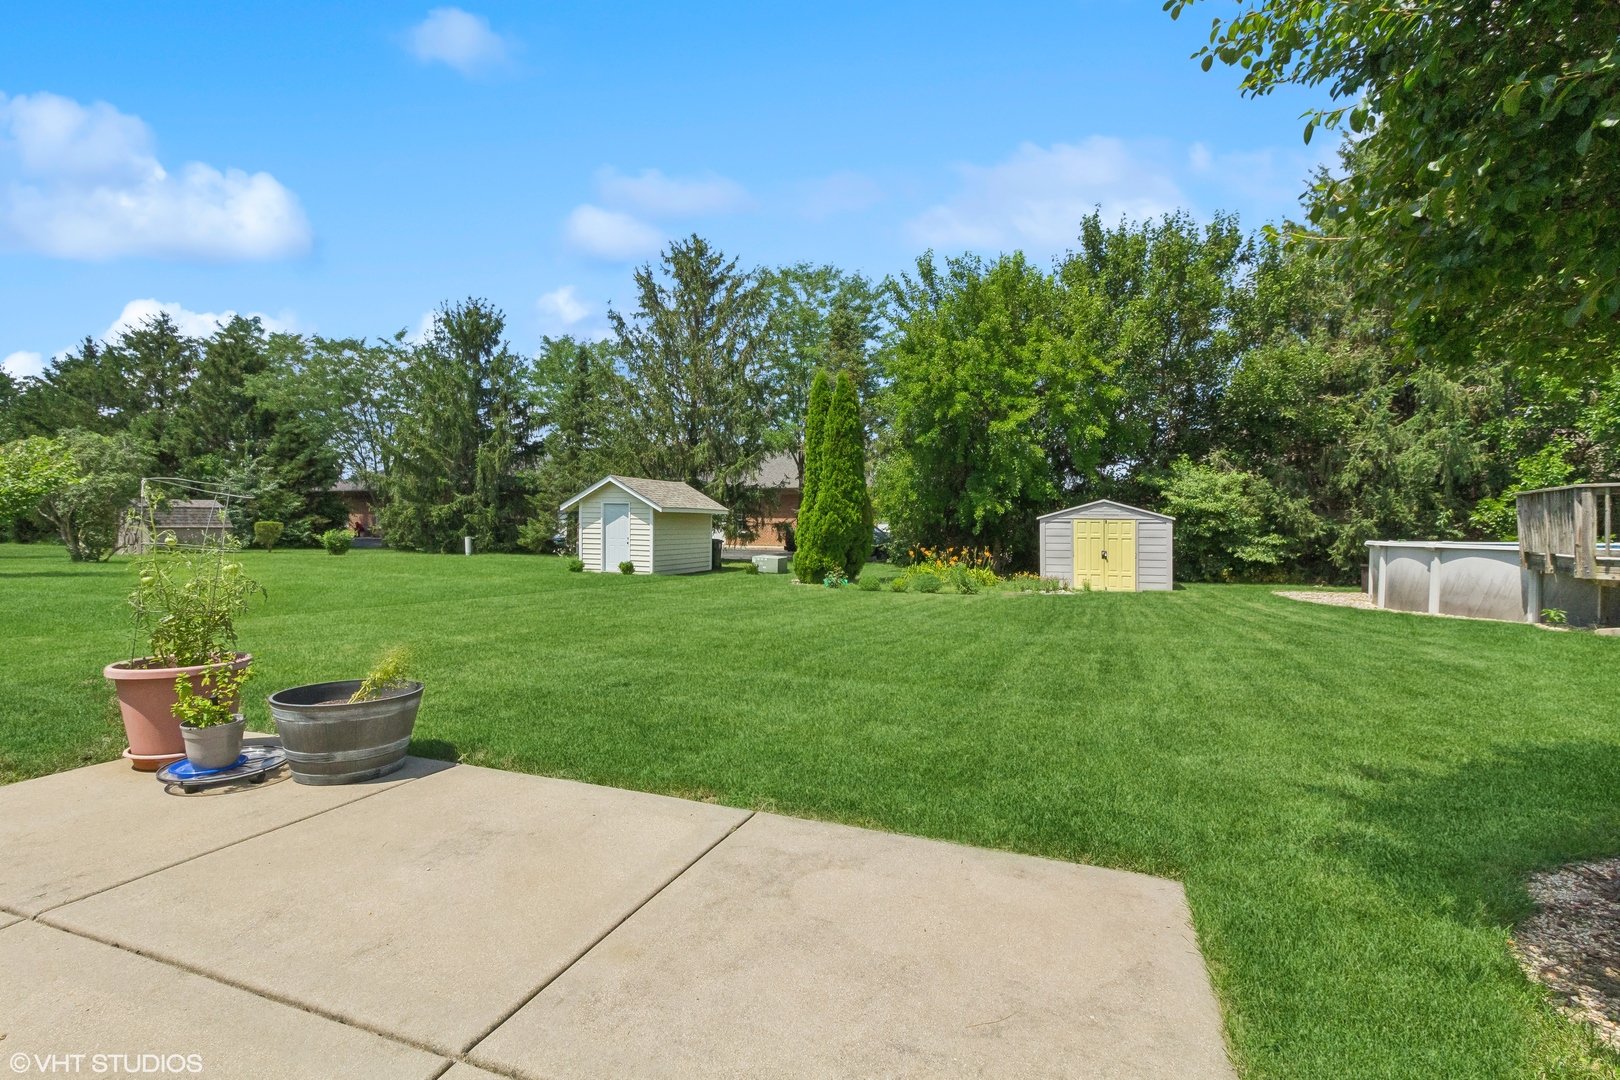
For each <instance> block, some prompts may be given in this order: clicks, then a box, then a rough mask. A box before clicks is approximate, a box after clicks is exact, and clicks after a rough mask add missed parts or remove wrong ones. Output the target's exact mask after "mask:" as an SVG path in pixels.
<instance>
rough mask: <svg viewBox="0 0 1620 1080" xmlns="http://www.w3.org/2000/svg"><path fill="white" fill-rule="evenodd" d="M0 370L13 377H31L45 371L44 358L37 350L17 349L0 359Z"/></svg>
mask: <svg viewBox="0 0 1620 1080" xmlns="http://www.w3.org/2000/svg"><path fill="white" fill-rule="evenodd" d="M0 371H4V372H5V373H6V374H7V375H10V376H11V377H12V378H13V379H27V378H32V377H34V376H38V375H40V374H42V373H43V372H44V371H45V358H44V357H43V356H41V355H39V353H37V352H23V351H21V350H18V351H17V352H14V353H12V354H11V355H10V356H8V357H6V358H5V359H4V360H0Z"/></svg>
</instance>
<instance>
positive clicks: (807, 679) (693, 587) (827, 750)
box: [0, 546, 1620, 1080]
mask: <svg viewBox="0 0 1620 1080" xmlns="http://www.w3.org/2000/svg"><path fill="white" fill-rule="evenodd" d="M246 560H247V562H248V564H249V567H250V569H251V571H252V572H253V573H254V574H255V575H257V576H258V577H260V578H261V579H262V580H263V581H264V582H265V584H266V585H267V587H268V589H269V594H270V595H269V599H268V601H265V602H263V603H261V604H260V605H259V606H258V608H257V609H256V611H255V612H254V613H253V614H251V615H250V616H249V617H248V618H246V619H245V620H244V622H243V623H242V627H241V629H242V645H243V646H244V647H246V648H248V649H250V650H251V651H252V652H254V653H255V654H256V655H257V656H258V657H259V658H260V660H259V671H260V675H261V678H260V681H258V682H257V683H256V684H255V687H254V688H255V690H256V691H257V693H256V694H255V695H254V703H253V704H252V705H251V706H250V711H249V715H250V716H251V717H252V719H253V722H254V726H256V727H259V728H261V729H264V730H269V726H268V715H267V712H266V710H265V707H264V703H263V694H264V693H266V692H269V691H271V690H274V689H277V688H279V687H284V686H289V685H293V684H296V683H305V682H314V681H317V680H322V679H336V678H350V677H357V676H358V675H359V674H360V673H361V672H362V670H363V669H364V668H365V667H366V666H367V665H368V664H369V663H370V662H371V661H372V660H374V659H375V658H376V657H377V656H378V655H379V654H380V653H381V652H382V650H383V649H384V648H385V647H386V646H389V645H393V644H401V643H403V644H408V645H410V646H411V647H412V648H413V650H414V651H415V653H416V654H417V656H418V658H419V662H420V674H421V676H422V678H423V679H424V681H425V682H426V683H427V685H428V691H427V696H426V699H425V703H424V705H423V708H422V713H421V719H420V721H419V722H418V724H417V735H418V738H417V742H416V744H415V750H416V752H418V753H421V754H426V755H431V756H437V757H456V756H459V757H460V759H461V760H463V761H469V762H474V763H477V764H482V765H491V766H496V767H499V768H505V769H518V770H523V771H530V772H539V773H546V774H548V775H553V776H567V777H573V778H577V779H580V780H587V781H591V782H594V783H601V784H614V785H619V786H623V787H631V788H639V789H643V790H648V791H659V792H668V793H672V794H677V795H684V796H688V797H694V798H711V799H718V800H719V801H721V802H724V803H728V804H732V805H737V806H748V807H761V808H766V809H771V810H775V811H779V812H781V813H787V814H799V815H805V816H813V817H821V818H828V819H833V820H838V821H846V822H851V823H855V824H861V825H870V826H875V827H878V828H883V829H893V830H897V831H900V832H906V833H915V834H918V835H922V836H933V837H940V838H943V839H948V840H956V841H962V842H965V843H970V844H981V845H985V846H990V847H1000V848H1007V849H1009V850H1014V851H1023V852H1030V853H1034V854H1038V855H1047V856H1052V857H1055V858H1060V859H1071V860H1075V861H1079V862H1089V863H1097V864H1101V865H1104V866H1114V867H1123V868H1129V869H1133V870H1142V871H1146V872H1148V873H1154V874H1164V875H1168V876H1171V877H1175V878H1179V879H1180V880H1182V881H1184V882H1185V883H1186V886H1187V892H1188V896H1189V898H1190V900H1191V903H1192V910H1193V916H1194V918H1195V920H1196V923H1197V928H1198V933H1199V936H1200V941H1201V943H1202V945H1203V949H1204V953H1205V956H1206V957H1207V958H1208V962H1209V966H1210V970H1211V972H1212V974H1213V976H1214V979H1215V984H1216V987H1217V990H1218V993H1219V995H1220V999H1221V1002H1222V1005H1223V1007H1224V1009H1225V1011H1226V1019H1227V1030H1228V1032H1229V1035H1230V1039H1231V1043H1232V1047H1233V1052H1234V1056H1235V1058H1236V1060H1237V1062H1238V1064H1239V1068H1240V1071H1241V1072H1242V1073H1243V1075H1245V1076H1247V1077H1273V1076H1278V1077H1284V1076H1285V1077H1320V1078H1323V1080H1344V1078H1347V1077H1355V1078H1364V1077H1397V1076H1399V1077H1414V1078H1424V1080H1431V1078H1437V1077H1445V1078H1449V1077H1484V1076H1491V1077H1498V1076H1500V1077H1509V1076H1511V1077H1538V1076H1577V1075H1578V1076H1591V1075H1594V1074H1597V1075H1608V1076H1616V1075H1620V1071H1617V1070H1616V1059H1615V1058H1614V1057H1612V1056H1609V1055H1608V1054H1606V1053H1603V1052H1600V1051H1598V1050H1596V1049H1594V1046H1593V1043H1592V1042H1591V1040H1590V1039H1589V1038H1588V1037H1587V1036H1586V1035H1585V1034H1584V1032H1583V1031H1581V1030H1580V1029H1578V1028H1576V1027H1574V1026H1573V1025H1571V1024H1569V1023H1568V1022H1566V1021H1564V1020H1562V1019H1561V1018H1560V1017H1558V1016H1557V1014H1555V1013H1554V1012H1553V1011H1552V1010H1551V1009H1550V1007H1549V1006H1548V1005H1547V1004H1546V1002H1545V999H1544V997H1543V995H1542V994H1541V993H1540V992H1539V991H1538V990H1537V989H1536V988H1534V987H1533V986H1532V985H1531V984H1529V983H1528V982H1526V981H1525V980H1524V979H1523V978H1522V977H1521V976H1520V975H1519V973H1518V970H1517V968H1516V967H1515V966H1514V963H1513V961H1512V959H1511V957H1510V954H1509V952H1508V946H1507V931H1508V927H1509V926H1510V925H1511V923H1512V922H1513V921H1514V920H1516V919H1517V918H1519V917H1521V916H1522V915H1524V914H1525V913H1526V912H1527V909H1528V902H1527V899H1526V896H1525V893H1524V890H1523V887H1522V882H1523V879H1524V877H1525V875H1526V874H1527V873H1529V872H1530V871H1531V870H1533V869H1535V868H1538V867H1544V866H1550V865H1556V864H1558V863H1561V862H1565V861H1568V860H1574V859H1586V858H1593V857H1600V856H1612V855H1615V854H1617V853H1620V731H1617V729H1616V724H1615V716H1614V714H1615V702H1616V701H1617V700H1620V664H1617V663H1616V660H1617V659H1620V640H1616V639H1612V638H1598V637H1594V636H1592V635H1588V634H1579V633H1548V632H1545V631H1542V630H1537V629H1535V628H1532V627H1525V626H1518V625H1509V624H1502V623H1487V622H1468V621H1461V620H1452V619H1432V618H1425V617H1421V616H1409V615H1398V614H1390V613H1383V612H1368V611H1357V610H1346V609H1340V608H1331V607H1325V606H1319V605H1313V604H1302V603H1298V602H1295V601H1290V600H1285V599H1282V598H1280V597H1276V596H1273V595H1271V592H1270V591H1269V590H1268V589H1266V588H1259V587H1239V586H1191V587H1188V588H1186V589H1183V590H1178V591H1176V592H1174V593H1144V594H1138V595H1118V594H1115V595H1109V594H1103V593H1091V594H1082V595H1077V596H1039V595H1034V596H1031V595H1002V594H994V593H986V594H981V595H977V596H957V595H951V594H939V595H926V596H925V595H916V594H910V593H908V594H894V593H889V592H887V591H885V592H878V593H867V592H860V591H857V590H854V589H843V590H836V591H834V590H827V589H820V588H804V587H793V586H790V585H789V584H788V582H787V580H786V579H785V578H784V577H770V576H751V575H746V574H743V573H740V572H728V573H721V574H712V575H704V576H701V577H695V578H656V579H655V578H625V577H621V576H618V575H612V576H601V575H592V574H570V573H567V572H566V570H565V567H564V564H563V562H562V561H561V560H558V559H549V558H524V557H502V556H481V557H478V558H474V559H466V558H460V557H454V556H417V555H404V554H398V553H393V552H385V551H355V552H353V553H352V554H350V555H348V556H346V557H344V558H341V559H338V558H332V557H330V556H327V555H326V554H324V553H321V552H304V551H286V552H278V553H276V554H274V555H270V556H266V555H263V554H259V553H253V554H249V555H247V556H246ZM129 578H130V573H129V569H128V567H127V565H122V564H120V563H118V562H114V563H112V564H110V565H104V566H76V565H73V564H71V563H69V562H68V560H67V558H66V556H65V555H64V554H63V553H62V551H61V549H60V548H54V547H47V546H34V547H18V546H0V626H3V627H4V628H5V630H4V633H3V634H0V672H3V675H0V779H4V780H19V779H22V778H25V777H29V776H35V775H39V774H42V773H47V772H51V771H53V770H57V769H64V768H70V767H73V766H76V765H79V764H81V763H84V762H89V761H101V760H106V759H108V758H111V757H114V756H116V754H117V753H118V752H119V751H120V750H121V749H122V748H123V741H122V732H121V729H120V728H119V726H118V723H117V719H116V708H115V707H114V706H113V704H112V699H111V697H110V693H109V690H108V688H107V686H106V684H105V683H104V682H103V681H102V679H101V677H100V671H101V667H102V665H103V664H105V663H106V662H107V661H109V660H114V659H120V658H123V657H125V656H127V655H128V650H129V648H130V638H129V633H128V631H127V629H126V622H125V616H124V610H123V596H124V593H125V592H126V591H127V589H128V587H129V584H130V580H129Z"/></svg>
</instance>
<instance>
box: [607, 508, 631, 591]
mask: <svg viewBox="0 0 1620 1080" xmlns="http://www.w3.org/2000/svg"><path fill="white" fill-rule="evenodd" d="M629 561H630V504H629V503H603V504H602V572H603V573H605V574H609V573H612V572H613V571H615V570H617V569H618V568H619V564H620V563H625V562H629Z"/></svg>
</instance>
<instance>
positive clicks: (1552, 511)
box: [1517, 484, 1620, 582]
mask: <svg viewBox="0 0 1620 1080" xmlns="http://www.w3.org/2000/svg"><path fill="white" fill-rule="evenodd" d="M1616 490H1620V484H1569V485H1566V486H1564V487H1552V488H1540V489H1538V490H1535V491H1521V492H1520V493H1519V494H1518V497H1517V501H1518V510H1519V564H1520V565H1521V566H1523V567H1524V568H1525V569H1527V570H1529V569H1534V570H1540V571H1542V572H1543V573H1548V574H1564V575H1567V576H1569V577H1574V578H1579V579H1582V580H1585V581H1601V582H1620V553H1617V550H1616V545H1615V542H1614V540H1615V537H1614V503H1615V501H1616V500H1615V498H1614V493H1615V491H1616Z"/></svg>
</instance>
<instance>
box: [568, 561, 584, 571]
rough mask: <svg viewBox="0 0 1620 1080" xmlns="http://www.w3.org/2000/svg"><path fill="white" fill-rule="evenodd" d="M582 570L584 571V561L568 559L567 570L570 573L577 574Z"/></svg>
mask: <svg viewBox="0 0 1620 1080" xmlns="http://www.w3.org/2000/svg"><path fill="white" fill-rule="evenodd" d="M584 569H585V560H584V559H569V560H568V570H569V572H570V573H574V574H577V573H579V572H580V571H582V570H584Z"/></svg>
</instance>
